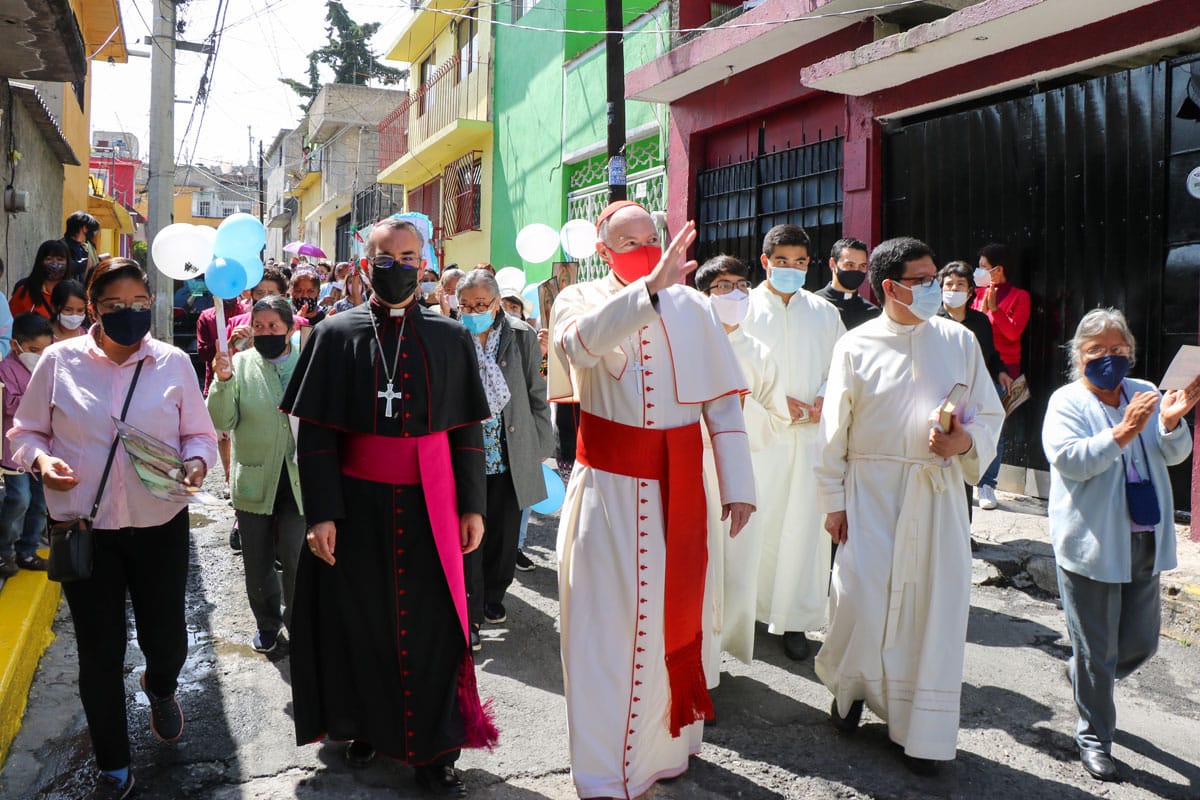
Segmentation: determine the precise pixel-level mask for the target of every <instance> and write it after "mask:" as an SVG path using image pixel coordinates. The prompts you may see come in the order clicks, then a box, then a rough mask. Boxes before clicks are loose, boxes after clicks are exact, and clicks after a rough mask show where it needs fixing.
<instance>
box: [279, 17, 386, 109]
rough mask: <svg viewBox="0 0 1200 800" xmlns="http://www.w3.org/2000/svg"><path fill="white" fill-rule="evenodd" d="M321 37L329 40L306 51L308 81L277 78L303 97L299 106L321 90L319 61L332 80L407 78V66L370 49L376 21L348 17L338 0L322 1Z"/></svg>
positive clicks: (309, 100)
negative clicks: (388, 61)
mask: <svg viewBox="0 0 1200 800" xmlns="http://www.w3.org/2000/svg"><path fill="white" fill-rule="evenodd" d="M325 8H326V14H325V21H326V22H327V23H328V25H327V26H326V28H325V38H327V39H328V40H329V44H327V45H325V46H324V47H321V48H318V49H316V50H314V51H312V52H311V53H309V54H308V83H301V82H300V81H298V80H296V79H294V78H280V79H279V81H280V82H281V83H283V84H284V85H285V86H287V87H288V88H289V89H291V90H292V91H294V92H295V93H296V94H298V95H300V97H301V98H303V100H304V102H303V103H301V104H300V107H301V108H302V109H303V110H305V111H307V110H308V107H309V105H311V104H312V101H313V98H314V97H316V96H317V92H319V91H321V86H322V81H321V71H320V68H321V66H322V65H324V66H326V67H329V69H331V70H332V71H333V81H331V82H332V83H354V84H366V83H367V82H368V81H371V80H377V81H379V82H381V83H383V84H385V85H388V86H391V85H394V84H397V83H400V82H401V81H404V80H406V79H407V78H408V70H401V69H395V68H393V67H389V66H386V65H385V64H383V63H381V62H380V61H379V59H378V58H377V57H376V56H375V54H374V53H372V52H371V47H370V39H371V37H372V36H374V35H375V32H376V31H378V30H379V23H378V22H370V23H367V24H365V25H360V24H359V23H357V22H355V21H354V20H353V19H351V18H350V14H349V13H348V12H347V11H346V8H345V6H343V5H342V4H341V3H340V2H339V0H328V2H327V3H326V4H325Z"/></svg>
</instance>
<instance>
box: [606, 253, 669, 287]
mask: <svg viewBox="0 0 1200 800" xmlns="http://www.w3.org/2000/svg"><path fill="white" fill-rule="evenodd" d="M608 258H609V262H608V265H609V266H610V267H612V271H613V272H615V273H616V274H617V277H618V278H620V279H621V281H622V282H623V283H633V282H634V281H636V280H637V279H638V278H644V277H646V276H647V275H649V274H650V273H651V272H653V271H654V268H655V267H656V266H658V262H659V259H661V258H662V248H661V247H658V246H657V245H652V244H648V245H644V246H643V247H639V248H637V249H636V250H630V251H629V252H627V253H617V252H614V251H612V250H609V251H608Z"/></svg>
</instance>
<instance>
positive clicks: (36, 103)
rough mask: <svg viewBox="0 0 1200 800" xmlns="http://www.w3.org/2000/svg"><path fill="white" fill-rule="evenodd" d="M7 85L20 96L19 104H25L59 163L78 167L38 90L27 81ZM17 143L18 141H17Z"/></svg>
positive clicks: (71, 151)
mask: <svg viewBox="0 0 1200 800" xmlns="http://www.w3.org/2000/svg"><path fill="white" fill-rule="evenodd" d="M8 86H9V88H10V89H11V90H12V93H13V94H15V95H16V96H17V97H19V98H21V104H22V105H23V106H25V109H26V110H27V111H28V112H29V116H31V117H33V124H34V125H36V126H37V129H38V132H39V133H41V134H42V138H43V139H45V140H46V144H48V145H50V149H51V150H53V151H54V155H55V156H57V157H58V161H59V163H60V164H70V165H71V166H73V167H78V166H79V164H80V162H79V159H78V158H77V157H76V155H75V151H74V150H72V149H71V143H70V142H68V141H67V137H66V136H65V135H64V134H63V131H62V128H60V127H59V125H58V119H57V118H56V117H55V116H54V112H52V111H51V110H50V108H49V107H48V106H47V105H46V103H45V101H44V100H42V96H41V94H39V93H38V90H37V89H35V88H34V87H32V86H30V85H29V84H27V83H15V82H9V84H8ZM18 144H20V143H19V142H18Z"/></svg>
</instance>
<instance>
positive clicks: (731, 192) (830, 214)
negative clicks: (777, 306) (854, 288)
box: [696, 132, 842, 290]
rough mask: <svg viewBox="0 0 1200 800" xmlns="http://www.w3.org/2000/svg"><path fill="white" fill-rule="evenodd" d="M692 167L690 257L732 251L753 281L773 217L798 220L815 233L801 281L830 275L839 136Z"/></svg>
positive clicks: (820, 282)
mask: <svg viewBox="0 0 1200 800" xmlns="http://www.w3.org/2000/svg"><path fill="white" fill-rule="evenodd" d="M762 140H763V136H762V133H761V132H760V135H759V155H757V156H755V157H754V158H752V159H749V160H747V161H741V162H738V163H730V164H727V165H725V166H723V167H716V168H715V169H709V170H704V171H702V172H700V173H699V175H697V178H696V183H697V188H698V198H697V213H696V228H697V235H696V257H697V258H698V259H699V260H700V262H701V263H703V262H704V260H705V259H708V258H712V257H713V256H716V255H722V254H724V255H731V256H737V257H738V258H740V259H742V260H743V261H745V262H746V264H747V265H748V266H749V267H750V276H751V279H752V281H753V282H754V283H755V284H758V283H759V282H760V281H762V280H763V278H764V277H765V275H764V272H763V269H762V266H761V264H760V263H759V258H758V257H759V255H760V254H761V253H762V240H763V236H764V235H766V232H767V231H768V230H770V229H771V228H772V227H774V226H775V225H780V224H783V223H791V224H793V225H799V226H801V227H802V228H804V230H805V231H806V232H807V233H808V235H809V236H810V237H811V238H812V240H813V251H812V252H811V253H810V254H809V255H811V256H812V258H813V262H812V265H811V266H810V267H809V272H808V280H807V282H806V284H805V285H806V287H807V288H808V289H810V290H813V289H820V288H821V287H823V286H825V284H826V283H828V282H829V267H828V264H827V262H828V258H827V256H826V254H827V253H828V252H829V249H830V248H831V247H832V246H833V243H834V242H835V241H837V240H838V239H839V238H840V237H841V235H842V139H841V137H835V138H833V139H826V140H822V141H819V142H816V143H814V144H806V145H802V146H800V147H791V148H788V149H786V150H779V151H776V152H772V153H764V152H762V150H763V146H762Z"/></svg>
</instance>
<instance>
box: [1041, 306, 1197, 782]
mask: <svg viewBox="0 0 1200 800" xmlns="http://www.w3.org/2000/svg"><path fill="white" fill-rule="evenodd" d="M1069 347H1070V352H1069V358H1070V365H1071V378H1072V379H1073V380H1072V382H1071V383H1069V384H1067V385H1066V386H1063V387H1062V388H1061V389H1059V390H1058V391H1056V392H1055V393H1054V395H1053V396H1052V397H1051V398H1050V404H1049V407H1048V408H1047V409H1046V419H1045V423H1044V425H1043V428H1042V445H1043V447H1044V448H1045V451H1046V458H1047V459H1048V460H1049V462H1050V537H1051V540H1052V542H1053V544H1054V556H1055V559H1056V561H1057V562H1058V584H1059V592H1060V594H1061V595H1062V606H1063V612H1064V614H1065V615H1066V623H1067V630H1068V632H1069V633H1070V636H1071V646H1072V651H1073V653H1072V657H1071V660H1070V663H1069V665H1068V671H1069V673H1070V675H1071V682H1072V684H1073V685H1074V689H1075V704H1076V705H1077V706H1078V708H1079V721H1078V723H1077V724H1076V732H1075V741H1076V744H1077V745H1078V746H1079V756H1080V760H1081V761H1082V763H1083V766H1084V768H1085V769H1086V770H1087V771H1088V772H1089V773H1090V774H1091V775H1092V776H1093V777H1095V778H1098V779H1099V780H1107V781H1112V780H1118V779H1119V777H1118V773H1117V767H1116V764H1115V763H1114V762H1113V759H1112V755H1111V748H1112V739H1113V732H1114V730H1115V728H1116V721H1117V719H1116V717H1117V715H1116V707H1115V704H1114V700H1113V687H1114V684H1115V682H1116V681H1117V680H1118V679H1120V678H1124V677H1125V676H1126V675H1129V674H1130V673H1132V672H1133V671H1134V670H1136V669H1137V668H1138V667H1139V666H1141V665H1142V664H1143V663H1144V662H1145V661H1146V660H1147V659H1149V658H1150V656H1152V655H1153V654H1154V651H1155V649H1156V648H1157V646H1158V633H1159V624H1160V617H1159V603H1160V598H1159V586H1158V579H1159V573H1160V572H1162V571H1163V570H1168V569H1172V568H1174V567H1175V525H1174V519H1173V513H1172V508H1173V505H1172V500H1171V484H1170V479H1169V478H1168V476H1167V467H1168V466H1170V465H1174V464H1178V463H1180V462H1181V461H1183V460H1184V459H1185V458H1187V456H1188V454H1189V453H1190V452H1191V449H1192V439H1191V436H1190V435H1189V433H1188V426H1187V423H1186V422H1184V421H1183V418H1184V416H1186V415H1187V414H1188V413H1189V412H1190V411H1191V410H1192V407H1193V406H1194V405H1195V404H1196V401H1197V399H1200V379H1197V380H1196V381H1193V382H1192V383H1191V385H1190V386H1188V387H1187V389H1184V390H1177V391H1170V392H1167V393H1166V394H1165V395H1164V396H1163V397H1162V398H1161V400H1160V398H1159V392H1158V388H1157V387H1155V385H1154V384H1152V383H1150V382H1148V381H1142V380H1134V379H1132V378H1128V377H1126V375H1127V374H1128V372H1129V369H1130V367H1131V366H1132V365H1133V363H1134V354H1135V350H1136V343H1135V342H1134V338H1133V334H1132V333H1131V332H1130V330H1129V325H1128V324H1127V323H1126V321H1125V316H1124V315H1123V314H1122V313H1121V312H1120V311H1117V310H1116V309H1111V308H1104V309H1095V310H1094V311H1090V312H1088V313H1087V314H1086V315H1085V316H1084V318H1083V319H1082V320H1081V321H1080V323H1079V327H1078V328H1077V329H1076V331H1075V338H1074V339H1072V340H1071V343H1070V345H1069Z"/></svg>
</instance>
